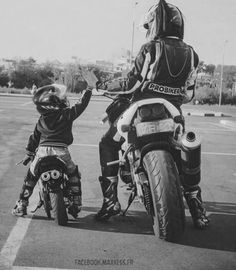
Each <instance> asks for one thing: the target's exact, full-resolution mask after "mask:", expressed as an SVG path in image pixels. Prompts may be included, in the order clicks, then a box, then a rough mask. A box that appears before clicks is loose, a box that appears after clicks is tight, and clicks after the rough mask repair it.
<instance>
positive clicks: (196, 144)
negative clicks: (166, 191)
mask: <svg viewBox="0 0 236 270" xmlns="http://www.w3.org/2000/svg"><path fill="white" fill-rule="evenodd" d="M181 165H182V173H183V185H185V186H188V187H193V186H196V185H198V184H199V182H200V180H201V138H200V136H198V135H197V134H195V133H194V132H192V131H190V132H187V133H185V134H184V135H183V136H182V139H181Z"/></svg>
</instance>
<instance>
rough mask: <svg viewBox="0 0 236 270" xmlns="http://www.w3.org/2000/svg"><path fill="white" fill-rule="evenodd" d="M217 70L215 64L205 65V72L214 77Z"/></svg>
mask: <svg viewBox="0 0 236 270" xmlns="http://www.w3.org/2000/svg"><path fill="white" fill-rule="evenodd" d="M215 68H216V66H215V65H213V64H209V65H205V72H206V73H208V74H210V75H212V76H213V75H214V72H215Z"/></svg>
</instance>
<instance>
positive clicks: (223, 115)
mask: <svg viewBox="0 0 236 270" xmlns="http://www.w3.org/2000/svg"><path fill="white" fill-rule="evenodd" d="M185 115H188V116H203V117H231V115H228V114H224V113H221V112H216V113H214V112H213V113H211V112H207V113H202V112H187V113H185Z"/></svg>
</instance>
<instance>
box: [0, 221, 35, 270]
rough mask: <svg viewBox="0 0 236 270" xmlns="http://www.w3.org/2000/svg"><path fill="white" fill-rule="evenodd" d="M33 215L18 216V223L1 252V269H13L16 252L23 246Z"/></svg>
mask: <svg viewBox="0 0 236 270" xmlns="http://www.w3.org/2000/svg"><path fill="white" fill-rule="evenodd" d="M31 220H32V217H29V218H28V217H27V218H18V219H17V222H16V225H15V226H14V227H13V229H12V231H11V233H10V235H9V237H8V239H7V241H6V243H5V245H4V246H3V248H2V250H1V253H0V265H1V267H4V268H1V269H4V270H5V269H12V265H13V263H14V261H15V259H16V254H17V252H18V250H19V248H20V246H21V242H22V241H23V239H24V237H25V234H26V232H27V229H28V227H29V224H30V222H31Z"/></svg>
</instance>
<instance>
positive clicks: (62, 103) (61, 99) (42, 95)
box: [33, 84, 69, 114]
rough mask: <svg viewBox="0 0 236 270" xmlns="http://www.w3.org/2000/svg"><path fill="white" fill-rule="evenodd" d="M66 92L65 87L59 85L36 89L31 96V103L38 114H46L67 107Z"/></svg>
mask: <svg viewBox="0 0 236 270" xmlns="http://www.w3.org/2000/svg"><path fill="white" fill-rule="evenodd" d="M66 90H67V88H66V86H65V85H60V84H50V85H45V86H43V87H40V88H38V89H37V91H36V92H35V94H34V96H33V102H34V104H35V105H36V108H37V110H38V112H39V113H40V114H46V113H49V112H52V111H56V110H59V109H62V108H66V107H68V106H69V102H68V100H67V98H66Z"/></svg>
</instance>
